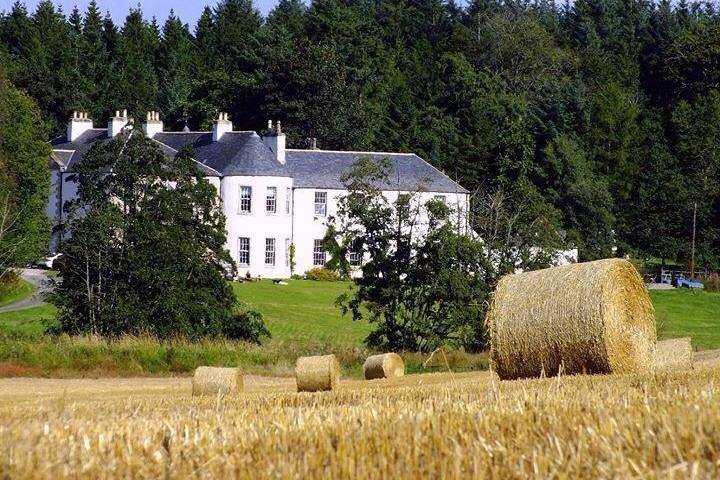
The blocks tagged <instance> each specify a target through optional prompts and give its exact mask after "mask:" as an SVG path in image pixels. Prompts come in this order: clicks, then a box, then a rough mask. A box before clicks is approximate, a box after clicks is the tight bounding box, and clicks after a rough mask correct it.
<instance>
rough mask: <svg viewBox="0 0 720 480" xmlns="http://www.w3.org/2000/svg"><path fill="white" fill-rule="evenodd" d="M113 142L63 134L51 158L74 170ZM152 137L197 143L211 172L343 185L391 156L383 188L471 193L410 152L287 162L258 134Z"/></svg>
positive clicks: (97, 134) (173, 145)
mask: <svg viewBox="0 0 720 480" xmlns="http://www.w3.org/2000/svg"><path fill="white" fill-rule="evenodd" d="M109 140H110V139H109V138H108V136H107V130H106V129H104V128H102V129H99V128H94V129H92V130H89V131H87V132H85V133H83V134H82V135H81V136H80V137H79V138H77V139H76V140H75V141H74V142H68V141H67V139H66V138H64V137H60V138H57V139H55V140H53V141H51V142H50V144H51V146H52V148H53V155H52V159H53V160H54V162H55V163H56V164H57V165H58V166H60V167H64V168H65V170H68V171H72V170H73V165H75V164H76V163H77V162H80V161H82V158H83V156H84V155H85V154H86V153H87V152H88V151H89V150H90V148H91V147H92V145H93V144H94V143H96V142H106V141H109ZM153 140H155V141H156V142H157V143H158V144H159V146H160V148H161V150H162V151H163V153H164V154H165V155H167V156H168V157H169V158H175V156H176V155H177V154H178V152H179V151H180V150H182V149H183V147H185V146H187V145H192V146H193V147H194V150H195V156H194V158H195V160H196V161H197V162H198V164H199V167H200V169H201V171H202V172H203V173H204V174H205V175H208V176H233V175H237V176H269V177H292V178H293V184H294V185H295V187H297V188H326V189H343V188H344V185H343V184H342V181H341V177H342V174H343V173H345V172H348V171H349V170H350V169H351V168H352V166H353V164H354V163H355V162H356V161H357V160H358V159H360V158H370V159H374V160H380V159H385V158H387V159H388V160H389V161H390V163H391V165H392V168H393V172H392V174H391V178H390V180H389V182H388V183H387V184H386V185H383V189H386V190H401V191H414V190H418V189H424V190H426V191H430V192H441V193H468V191H467V190H465V189H464V188H463V187H461V186H460V185H458V184H457V183H455V182H454V181H452V180H451V179H450V178H449V177H448V176H447V175H445V174H443V173H442V172H440V171H439V170H437V169H436V168H435V167H433V166H432V165H430V164H429V163H427V162H426V161H425V160H423V159H422V158H420V157H418V156H417V155H415V154H411V153H401V154H395V153H375V152H367V153H366V152H335V151H327V150H293V149H288V150H287V151H286V162H285V165H283V164H281V163H280V162H278V161H277V160H276V159H275V154H274V153H273V152H272V151H271V150H270V149H269V148H268V147H267V146H266V145H265V144H264V143H263V142H262V139H261V138H260V137H259V136H258V135H257V134H256V133H255V132H230V133H226V134H225V135H223V137H222V138H221V139H220V141H218V142H213V141H212V133H210V132H178V133H169V132H162V133H158V134H156V135H155V136H154V137H153Z"/></svg>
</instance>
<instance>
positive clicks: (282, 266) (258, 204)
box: [220, 176, 292, 278]
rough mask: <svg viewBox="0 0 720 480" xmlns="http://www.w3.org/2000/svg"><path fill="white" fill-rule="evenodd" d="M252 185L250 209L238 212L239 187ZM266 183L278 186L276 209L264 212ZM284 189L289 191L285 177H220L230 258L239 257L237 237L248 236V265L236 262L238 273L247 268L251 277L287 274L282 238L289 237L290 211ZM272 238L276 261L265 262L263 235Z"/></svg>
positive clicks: (270, 185) (290, 184)
mask: <svg viewBox="0 0 720 480" xmlns="http://www.w3.org/2000/svg"><path fill="white" fill-rule="evenodd" d="M241 186H249V187H251V188H252V207H251V212H250V213H242V212H240V187H241ZM267 187H276V188H277V197H276V212H275V213H267V211H266V208H265V207H266V205H265V196H266V191H267ZM287 189H290V192H291V194H292V179H291V178H288V177H259V176H258V177H224V178H223V179H222V180H221V190H220V191H221V197H222V202H223V211H224V213H225V221H226V229H227V243H226V247H227V249H228V250H229V251H230V255H232V257H233V259H234V260H235V261H236V262H237V261H238V248H239V244H238V242H239V240H238V239H239V238H240V237H247V238H250V265H240V264H239V263H238V274H239V275H240V276H241V277H242V276H245V274H246V273H247V272H250V275H252V276H253V277H257V276H260V277H263V278H287V277H289V276H290V267H289V266H287V265H286V262H285V256H286V248H285V239H292V202H291V204H290V207H291V213H289V214H288V213H286V210H285V201H286V198H287V193H286V192H287ZM266 238H274V239H275V265H274V266H272V265H265V239H266Z"/></svg>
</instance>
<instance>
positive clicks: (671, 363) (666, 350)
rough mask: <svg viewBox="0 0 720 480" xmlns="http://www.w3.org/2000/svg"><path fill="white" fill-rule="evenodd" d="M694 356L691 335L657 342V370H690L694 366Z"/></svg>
mask: <svg viewBox="0 0 720 480" xmlns="http://www.w3.org/2000/svg"><path fill="white" fill-rule="evenodd" d="M693 357H694V354H693V349H692V344H691V343H690V337H684V338H673V339H670V340H663V341H661V342H657V345H656V346H655V370H656V371H665V372H669V371H679V370H690V369H692V368H693Z"/></svg>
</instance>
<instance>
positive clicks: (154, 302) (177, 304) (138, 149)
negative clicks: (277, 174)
mask: <svg viewBox="0 0 720 480" xmlns="http://www.w3.org/2000/svg"><path fill="white" fill-rule="evenodd" d="M192 153H193V152H192V151H189V150H185V151H183V152H181V153H180V154H179V155H178V156H177V157H176V158H174V159H171V158H168V156H166V155H165V154H163V152H162V151H161V150H160V148H159V147H158V146H157V144H155V143H153V142H152V140H149V139H147V138H146V137H145V136H144V135H142V134H137V133H136V132H133V133H129V134H128V133H124V134H120V135H119V136H118V137H117V138H115V139H114V140H112V141H110V142H104V143H96V144H95V145H93V147H92V149H91V150H90V152H89V153H88V154H87V155H86V156H85V157H84V159H83V162H82V164H81V165H79V166H78V168H77V172H76V173H74V174H73V175H72V176H73V177H74V178H75V179H76V180H77V182H78V196H77V198H76V199H74V200H71V201H69V202H68V203H67V204H66V206H65V209H66V211H67V213H68V221H67V225H66V228H67V229H68V231H69V233H70V237H69V239H68V240H66V241H65V243H64V245H63V252H64V254H65V256H64V257H63V262H62V267H61V269H60V273H61V275H62V282H61V283H60V284H59V285H58V287H57V288H56V290H55V292H54V293H53V295H52V297H51V300H52V302H53V303H54V304H55V305H56V306H57V307H58V309H59V312H58V320H59V323H60V329H61V330H62V331H64V332H67V333H72V334H78V333H80V334H87V333H90V334H95V335H103V336H118V335H122V334H134V335H138V334H151V335H156V336H158V337H160V338H170V337H174V336H186V337H190V338H199V337H204V336H217V335H221V334H222V335H225V336H227V337H230V338H241V339H246V340H251V341H254V342H259V341H260V339H261V338H262V337H263V336H266V335H269V333H268V331H267V330H266V329H265V327H264V325H263V322H262V316H261V315H260V314H259V313H256V312H254V311H251V310H249V309H247V308H244V307H242V306H241V305H238V304H237V303H236V298H235V294H234V292H233V289H232V287H231V286H230V284H229V283H228V282H226V276H234V274H235V273H236V271H235V264H234V262H233V261H232V258H231V257H230V253H229V252H228V251H227V250H226V249H225V216H224V215H223V213H222V209H221V208H220V204H219V202H220V200H219V198H218V196H217V192H216V191H215V187H214V186H212V185H211V184H210V183H209V182H207V181H206V180H205V179H204V178H203V177H202V175H201V173H200V172H199V170H198V169H197V167H196V164H195V162H194V160H192Z"/></svg>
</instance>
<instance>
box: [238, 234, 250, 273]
mask: <svg viewBox="0 0 720 480" xmlns="http://www.w3.org/2000/svg"><path fill="white" fill-rule="evenodd" d="M238 264H240V265H243V266H248V265H250V239H249V238H248V237H240V238H238Z"/></svg>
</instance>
